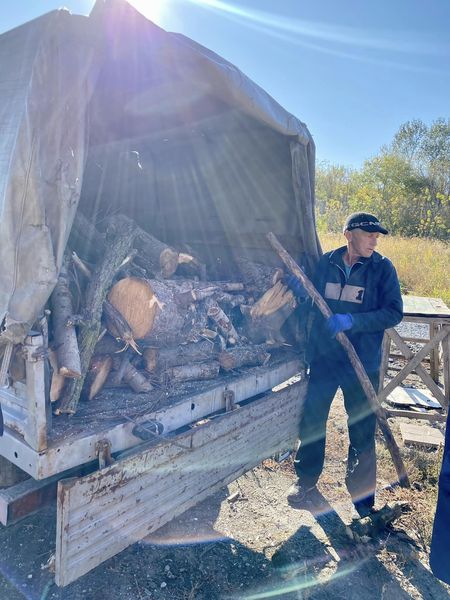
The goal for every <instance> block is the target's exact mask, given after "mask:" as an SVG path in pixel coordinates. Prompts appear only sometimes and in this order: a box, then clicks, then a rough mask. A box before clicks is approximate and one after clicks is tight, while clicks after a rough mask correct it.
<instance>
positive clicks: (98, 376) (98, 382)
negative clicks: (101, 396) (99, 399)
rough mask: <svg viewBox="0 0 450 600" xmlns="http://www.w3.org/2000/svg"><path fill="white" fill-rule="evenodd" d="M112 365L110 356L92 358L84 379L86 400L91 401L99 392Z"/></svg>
mask: <svg viewBox="0 0 450 600" xmlns="http://www.w3.org/2000/svg"><path fill="white" fill-rule="evenodd" d="M112 365H113V359H112V358H111V356H108V355H106V356H101V355H98V356H94V357H93V358H92V360H91V364H90V366H89V371H88V374H87V377H86V388H87V390H88V391H87V397H88V400H92V399H93V398H94V397H95V396H96V395H97V394H98V393H99V392H100V391H101V389H102V388H103V386H104V385H105V381H106V380H107V379H108V375H109V373H110V372H111V369H112Z"/></svg>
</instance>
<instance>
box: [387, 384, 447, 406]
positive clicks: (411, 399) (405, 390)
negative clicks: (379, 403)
mask: <svg viewBox="0 0 450 600" xmlns="http://www.w3.org/2000/svg"><path fill="white" fill-rule="evenodd" d="M387 400H388V402H390V403H391V404H395V405H397V406H399V405H402V406H413V405H416V406H420V407H423V408H442V406H441V405H440V403H439V402H438V401H437V400H436V399H435V398H433V396H432V395H431V393H430V392H429V391H428V390H418V389H415V388H410V387H397V388H395V390H393V391H392V392H391V393H390V394H389V396H388V397H387Z"/></svg>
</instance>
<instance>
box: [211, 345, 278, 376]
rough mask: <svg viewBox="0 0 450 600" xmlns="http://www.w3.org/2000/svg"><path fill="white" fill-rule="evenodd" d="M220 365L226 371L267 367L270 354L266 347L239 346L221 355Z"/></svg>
mask: <svg viewBox="0 0 450 600" xmlns="http://www.w3.org/2000/svg"><path fill="white" fill-rule="evenodd" d="M218 360H219V364H220V366H221V367H222V369H224V370H225V371H232V370H233V369H239V367H244V366H246V367H250V366H252V367H255V366H258V365H266V364H267V363H268V361H269V360H270V354H269V352H267V347H266V346H265V345H261V346H239V347H238V348H231V349H230V350H225V351H224V352H221V353H220V354H219V358H218Z"/></svg>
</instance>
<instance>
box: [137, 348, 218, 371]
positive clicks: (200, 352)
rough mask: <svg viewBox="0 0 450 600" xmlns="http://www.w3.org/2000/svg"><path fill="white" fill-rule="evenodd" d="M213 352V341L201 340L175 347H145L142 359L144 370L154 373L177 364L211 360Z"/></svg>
mask: <svg viewBox="0 0 450 600" xmlns="http://www.w3.org/2000/svg"><path fill="white" fill-rule="evenodd" d="M215 352H216V351H215V348H214V343H212V342H210V341H208V340H203V341H201V342H198V343H189V344H183V345H182V346H176V347H175V348H147V349H146V350H144V360H145V365H146V370H147V371H148V372H149V373H154V372H156V371H164V370H166V369H168V368H170V367H177V366H179V365H185V364H194V363H199V362H206V361H208V360H211V357H212V356H213V355H214V354H215Z"/></svg>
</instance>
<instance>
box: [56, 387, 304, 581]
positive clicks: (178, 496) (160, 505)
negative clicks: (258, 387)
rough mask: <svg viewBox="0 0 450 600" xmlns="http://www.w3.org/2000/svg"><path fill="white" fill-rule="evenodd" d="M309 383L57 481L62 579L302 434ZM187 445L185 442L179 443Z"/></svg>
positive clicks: (58, 573)
mask: <svg viewBox="0 0 450 600" xmlns="http://www.w3.org/2000/svg"><path fill="white" fill-rule="evenodd" d="M305 393H306V382H304V381H303V382H300V383H296V384H293V385H291V386H289V387H287V388H285V389H284V390H282V391H280V392H277V393H269V394H268V395H267V396H265V397H263V398H260V399H259V400H255V401H253V402H250V403H249V404H247V405H245V406H242V407H238V408H236V409H235V410H233V411H230V412H228V413H225V414H223V415H222V416H220V417H218V418H214V419H211V420H210V421H209V422H207V423H206V424H204V425H200V426H197V427H194V428H192V429H191V430H190V431H187V432H185V433H183V434H181V435H179V436H177V437H176V438H174V441H176V442H177V444H174V443H172V441H171V440H170V439H166V440H163V441H161V442H160V443H158V444H157V445H154V446H153V447H150V446H146V447H144V449H143V450H136V451H134V452H133V453H132V454H131V456H128V457H127V458H125V459H123V460H121V461H119V462H117V463H115V464H113V465H111V466H110V467H107V468H105V469H103V470H102V471H98V472H96V473H94V474H92V475H90V476H87V477H84V478H81V479H69V480H65V481H62V482H60V483H59V488H58V516H57V547H56V578H55V579H56V583H57V584H58V585H59V586H64V585H67V584H68V583H70V582H71V581H74V580H75V579H77V578H78V577H80V576H81V575H83V574H84V573H87V572H88V571H90V570H91V569H93V568H94V567H96V566H97V565H99V564H100V563H101V562H103V561H104V560H106V559H108V558H110V557H111V556H114V555H115V554H117V553H118V552H120V551H121V550H123V549H124V548H126V547H127V546H129V545H130V544H133V543H134V542H135V541H137V540H139V539H142V538H144V537H145V536H147V535H148V534H149V533H152V532H153V531H155V530H156V529H158V528H159V527H161V526H162V525H163V524H164V523H167V522H168V521H170V520H171V519H173V518H174V517H175V516H177V515H179V514H181V513H183V512H184V511H185V510H187V509H188V508H190V507H191V506H193V505H195V504H197V503H198V502H200V501H201V500H203V499H204V498H206V497H207V496H208V495H210V494H212V493H213V492H215V491H216V490H217V489H220V488H221V487H223V486H224V485H226V484H227V483H229V482H230V481H233V480H234V479H236V478H237V477H239V476H240V475H241V474H242V473H245V472H246V471H247V470H249V469H251V468H253V467H254V466H255V465H257V464H259V463H260V462H261V460H263V459H264V458H266V457H268V456H272V455H274V454H275V453H276V452H278V451H281V450H285V449H287V448H291V447H292V446H293V445H294V443H295V440H296V438H297V430H298V422H299V419H300V414H301V409H302V405H303V400H304V397H305ZM181 446H183V447H181Z"/></svg>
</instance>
